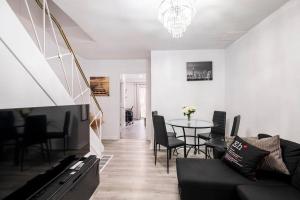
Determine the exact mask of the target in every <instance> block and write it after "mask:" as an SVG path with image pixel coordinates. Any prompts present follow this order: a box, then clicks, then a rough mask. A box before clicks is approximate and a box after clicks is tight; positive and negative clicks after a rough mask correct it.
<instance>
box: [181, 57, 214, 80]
mask: <svg viewBox="0 0 300 200" xmlns="http://www.w3.org/2000/svg"><path fill="white" fill-rule="evenodd" d="M186 73H187V81H211V80H213V62H212V61H206V62H187V63H186Z"/></svg>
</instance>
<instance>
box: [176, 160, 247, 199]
mask: <svg viewBox="0 0 300 200" xmlns="http://www.w3.org/2000/svg"><path fill="white" fill-rule="evenodd" d="M176 167H177V178H178V183H179V188H180V195H181V199H189V200H193V199H195V200H196V199H199V195H200V196H201V198H203V199H206V200H210V199H222V200H226V199H228V200H232V199H235V196H236V185H240V184H252V183H253V182H252V181H250V180H248V179H247V178H245V177H244V176H242V175H240V174H239V173H236V171H234V170H233V169H231V168H230V167H228V166H227V165H225V164H224V163H223V162H222V161H221V160H214V159H209V160H204V159H192V158H186V159H183V158H181V159H177V161H176Z"/></svg>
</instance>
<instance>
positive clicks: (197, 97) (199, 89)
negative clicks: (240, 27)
mask: <svg viewBox="0 0 300 200" xmlns="http://www.w3.org/2000/svg"><path fill="white" fill-rule="evenodd" d="M197 61H213V81H189V82H188V81H187V80H186V79H187V77H186V62H197ZM151 95H152V99H151V103H152V105H151V109H152V110H157V111H158V112H159V114H161V115H164V116H165V118H166V119H172V118H182V117H183V114H182V107H183V106H186V105H193V106H196V108H197V112H196V113H195V115H194V116H193V117H195V118H201V119H207V120H211V119H212V114H213V111H214V110H224V109H225V57H224V51H223V50H187V51H152V52H151Z"/></svg>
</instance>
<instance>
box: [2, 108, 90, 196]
mask: <svg viewBox="0 0 300 200" xmlns="http://www.w3.org/2000/svg"><path fill="white" fill-rule="evenodd" d="M89 150H90V147H89V107H88V105H68V106H53V107H34V108H14V109H5V110H0V199H3V198H5V197H6V196H8V195H9V194H11V193H13V192H14V191H16V190H18V189H19V188H20V187H22V186H23V185H25V184H26V183H27V182H28V181H29V180H31V179H33V178H34V177H36V176H37V175H39V174H41V173H44V172H45V171H47V170H49V169H51V168H52V167H53V166H56V165H57V164H58V163H59V162H61V161H62V160H64V159H67V158H69V157H70V156H76V157H77V158H80V157H82V156H84V155H86V154H87V153H88V152H89Z"/></svg>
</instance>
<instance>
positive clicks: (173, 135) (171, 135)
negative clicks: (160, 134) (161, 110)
mask: <svg viewBox="0 0 300 200" xmlns="http://www.w3.org/2000/svg"><path fill="white" fill-rule="evenodd" d="M154 115H158V112H157V111H152V117H153V116H154ZM172 129H173V132H169V131H168V133H167V134H168V137H176V133H175V130H174V127H172ZM153 145H155V135H154V142H153ZM153 150H154V148H153ZM158 150H159V151H160V145H158Z"/></svg>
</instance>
